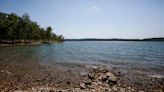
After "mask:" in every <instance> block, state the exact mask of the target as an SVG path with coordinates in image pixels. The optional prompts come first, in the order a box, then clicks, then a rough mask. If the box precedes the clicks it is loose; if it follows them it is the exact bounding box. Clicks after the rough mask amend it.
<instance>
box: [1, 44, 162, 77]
mask: <svg viewBox="0 0 164 92" xmlns="http://www.w3.org/2000/svg"><path fill="white" fill-rule="evenodd" d="M13 62H14V64H15V63H17V64H21V63H27V62H31V63H34V62H35V63H39V64H41V65H43V66H44V65H45V66H48V67H52V68H53V67H64V68H67V67H69V68H74V69H76V67H78V64H102V65H105V66H110V67H118V68H119V69H121V70H124V72H126V71H134V72H138V71H139V72H140V73H148V74H149V75H150V76H160V77H163V76H164V42H132V41H130V42H128V41H66V42H64V43H55V44H43V45H38V46H8V47H0V64H1V65H2V64H3V65H6V66H9V65H10V64H13ZM74 64H75V65H74ZM76 64H77V65H76Z"/></svg>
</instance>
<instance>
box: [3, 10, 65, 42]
mask: <svg viewBox="0 0 164 92" xmlns="http://www.w3.org/2000/svg"><path fill="white" fill-rule="evenodd" d="M63 40H64V37H63V36H62V35H59V36H58V35H56V34H55V33H53V32H52V28H51V27H47V28H46V29H44V28H41V27H40V26H39V25H38V24H37V22H33V21H31V19H30V17H29V15H28V14H24V15H23V16H22V17H19V16H18V15H17V14H15V13H11V14H5V13H1V12H0V41H1V42H2V41H6V42H12V43H14V42H22V41H23V42H32V41H43V42H51V41H63Z"/></svg>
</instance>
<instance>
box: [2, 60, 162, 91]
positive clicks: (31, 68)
mask: <svg viewBox="0 0 164 92" xmlns="http://www.w3.org/2000/svg"><path fill="white" fill-rule="evenodd" d="M80 68H81V69H80ZM79 69H80V70H82V69H84V72H83V73H82V72H80V71H77V70H71V69H66V70H61V69H53V70H51V69H50V70H49V69H47V68H46V67H43V66H41V65H39V64H37V63H34V64H31V63H29V64H27V65H24V66H22V65H20V66H17V67H16V66H15V65H12V66H11V67H0V81H1V83H0V91H4V92H8V91H12V92H13V91H14V92H36V91H37V92H42V91H44V92H95V91H96V92H102V91H104V92H114V91H115V92H147V91H149V92H162V91H163V90H164V85H163V84H164V82H163V80H164V79H163V78H151V77H146V76H142V78H143V79H142V78H141V80H138V79H132V80H129V79H126V78H125V77H124V76H125V75H124V74H123V73H122V72H120V71H119V70H118V69H115V68H113V69H112V68H111V69H109V68H107V67H105V66H102V65H89V67H88V66H87V65H80V66H79ZM131 76H138V75H131ZM140 82H141V83H140ZM139 83H140V84H139ZM143 84H144V85H143Z"/></svg>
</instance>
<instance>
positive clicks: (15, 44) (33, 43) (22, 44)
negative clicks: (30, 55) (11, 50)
mask: <svg viewBox="0 0 164 92" xmlns="http://www.w3.org/2000/svg"><path fill="white" fill-rule="evenodd" d="M52 43H60V42H57V41H54V42H31V43H14V44H12V43H8V44H3V43H0V47H5V46H33V45H42V44H52Z"/></svg>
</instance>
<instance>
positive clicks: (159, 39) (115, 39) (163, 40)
mask: <svg viewBox="0 0 164 92" xmlns="http://www.w3.org/2000/svg"><path fill="white" fill-rule="evenodd" d="M64 41H162V42H164V38H145V39H118V38H112V39H98V38H84V39H65V40H64Z"/></svg>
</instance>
